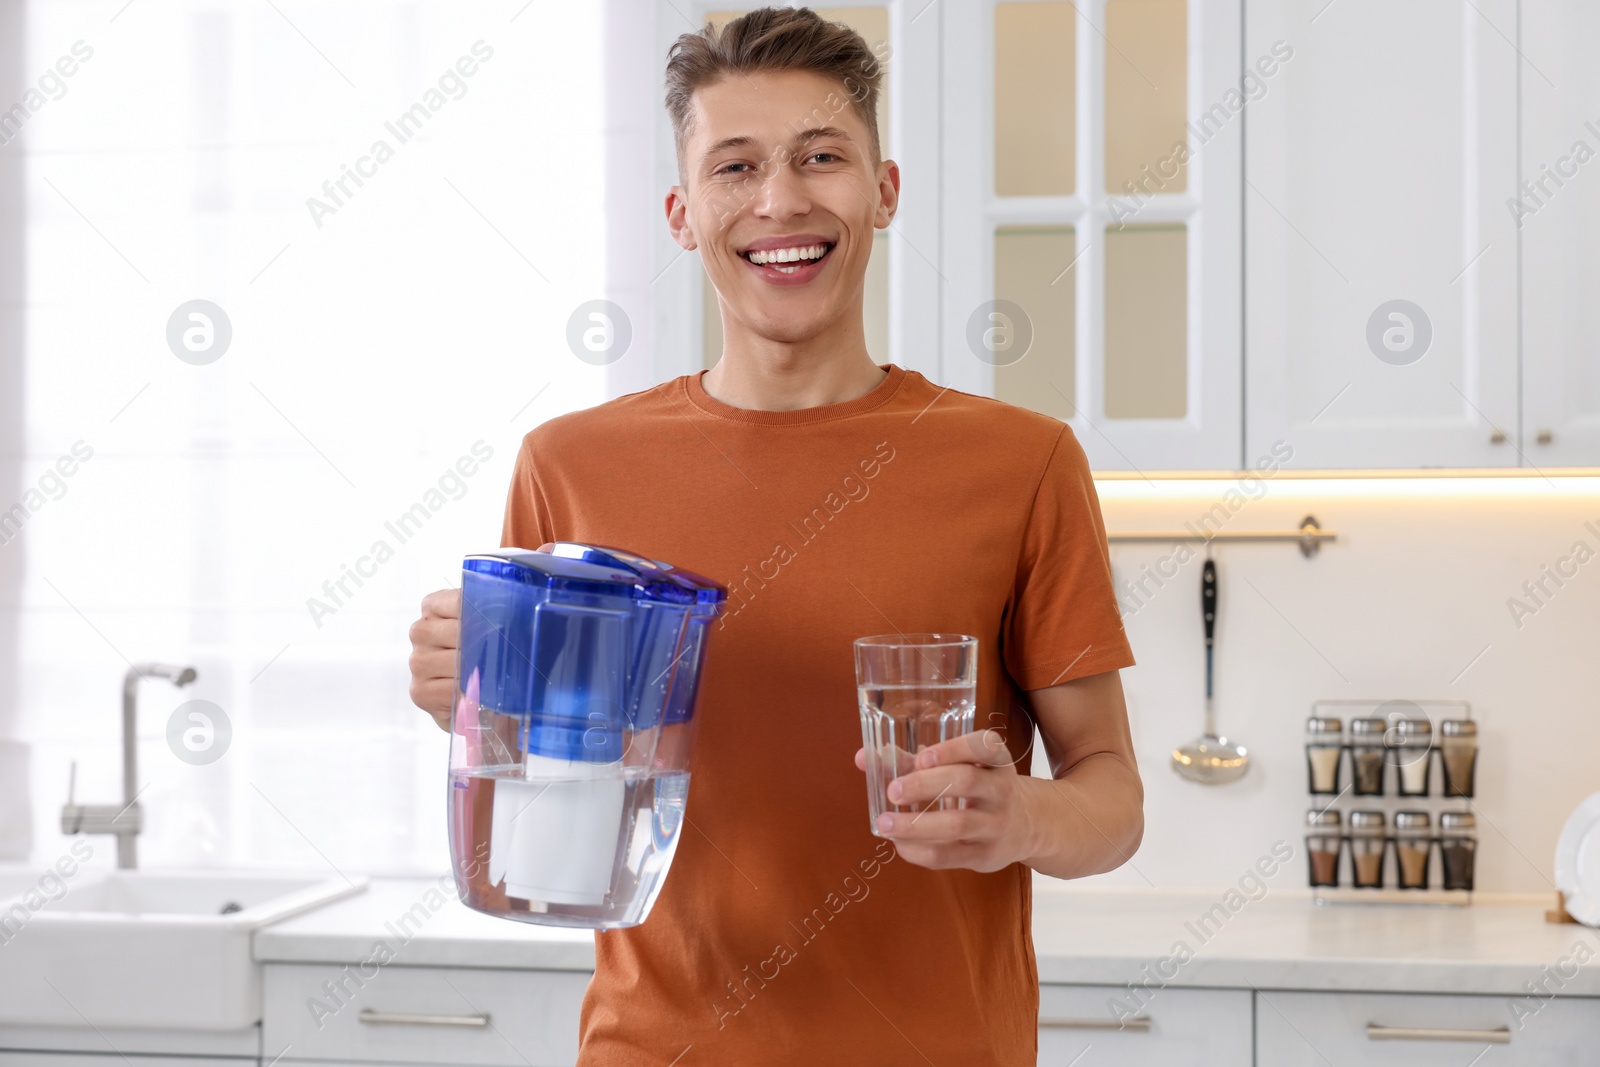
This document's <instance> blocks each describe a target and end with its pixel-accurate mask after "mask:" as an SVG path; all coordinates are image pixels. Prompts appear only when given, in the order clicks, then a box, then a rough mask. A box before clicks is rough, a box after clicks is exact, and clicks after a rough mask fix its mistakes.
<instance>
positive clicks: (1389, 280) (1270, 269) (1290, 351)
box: [1244, 0, 1576, 468]
mask: <svg viewBox="0 0 1600 1067" xmlns="http://www.w3.org/2000/svg"><path fill="white" fill-rule="evenodd" d="M1574 3H1576V0H1574ZM1245 27H1246V43H1245V55H1246V58H1247V59H1248V58H1249V57H1253V56H1256V55H1260V54H1266V53H1270V52H1271V50H1272V49H1273V48H1274V47H1275V46H1276V47H1280V48H1283V47H1286V48H1288V49H1292V51H1293V56H1292V58H1290V59H1289V60H1288V61H1286V62H1284V63H1282V64H1281V66H1280V68H1279V70H1278V73H1277V74H1276V75H1275V76H1274V77H1273V78H1271V79H1270V80H1267V81H1266V82H1265V84H1264V88H1263V89H1262V90H1261V95H1260V97H1259V99H1256V100H1255V101H1253V102H1252V103H1251V104H1250V106H1249V107H1248V108H1247V109H1246V111H1245V119H1246V129H1245V146H1246V147H1245V167H1244V173H1245V193H1244V198H1245V200H1244V202H1245V338H1246V340H1245V367H1246V371H1245V380H1246V389H1245V395H1246V402H1245V403H1246V411H1247V415H1246V426H1247V434H1246V451H1247V453H1248V455H1247V459H1249V458H1252V457H1255V456H1258V455H1264V454H1266V453H1267V452H1269V451H1270V450H1271V448H1272V446H1273V444H1274V443H1275V442H1276V441H1280V440H1281V441H1284V442H1286V443H1287V444H1288V445H1289V446H1290V447H1291V448H1292V449H1293V450H1294V456H1293V459H1292V460H1291V461H1290V462H1289V464H1288V466H1290V467H1299V468H1380V467H1383V468H1396V467H1509V466H1516V465H1517V462H1518V457H1517V443H1516V442H1517V433H1518V425H1517V420H1518V415H1519V411H1518V399H1517V331H1516V326H1517V315H1516V312H1517V231H1516V225H1515V222H1514V220H1513V218H1512V216H1511V214H1510V213H1509V212H1508V211H1507V210H1506V199H1507V197H1509V196H1511V195H1512V194H1513V193H1514V192H1515V190H1516V183H1517V163H1516V144H1517V140H1516V123H1517V115H1516V87H1517V62H1518V57H1517V51H1516V47H1515V45H1514V44H1513V43H1512V42H1513V40H1514V38H1515V36H1516V32H1517V11H1516V3H1515V0H1406V2H1405V3H1394V2H1393V0H1338V2H1335V3H1302V2H1300V0H1247V5H1246V15H1245ZM1525 80H1526V79H1525Z"/></svg>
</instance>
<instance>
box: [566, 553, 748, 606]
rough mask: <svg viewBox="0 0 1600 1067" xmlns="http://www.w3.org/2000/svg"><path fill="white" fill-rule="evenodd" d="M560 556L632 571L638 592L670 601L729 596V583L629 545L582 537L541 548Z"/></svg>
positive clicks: (714, 599) (690, 601) (700, 601)
mask: <svg viewBox="0 0 1600 1067" xmlns="http://www.w3.org/2000/svg"><path fill="white" fill-rule="evenodd" d="M539 551H540V552H548V553H550V554H551V555H553V556H555V557H556V558H557V559H566V560H574V561H579V562H583V563H588V564H594V565H597V566H602V567H612V568H617V569H620V570H625V571H628V572H630V573H632V574H633V575H634V577H635V579H636V583H637V584H636V586H635V588H636V589H637V590H638V595H640V596H641V597H643V598H645V599H650V600H661V601H665V602H667V603H671V604H712V605H716V604H721V603H722V602H724V601H725V600H727V599H728V590H727V588H726V587H724V586H722V585H719V584H718V583H716V582H713V581H712V580H711V579H710V578H705V577H702V576H701V575H698V574H695V573H694V572H693V571H686V570H684V569H683V568H682V567H674V566H673V565H672V564H670V563H663V562H661V561H660V560H658V559H648V558H646V557H644V556H641V555H639V554H637V553H635V552H629V551H627V550H626V549H621V548H610V547H607V546H606V545H590V544H584V543H582V542H580V541H554V542H552V543H550V544H547V545H542V546H541V547H540V548H539Z"/></svg>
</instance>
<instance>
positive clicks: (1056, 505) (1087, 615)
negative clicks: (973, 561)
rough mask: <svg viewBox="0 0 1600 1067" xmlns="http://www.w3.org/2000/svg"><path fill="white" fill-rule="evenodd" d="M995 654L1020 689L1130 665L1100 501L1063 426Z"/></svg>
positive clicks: (1086, 463) (1043, 479)
mask: <svg viewBox="0 0 1600 1067" xmlns="http://www.w3.org/2000/svg"><path fill="white" fill-rule="evenodd" d="M1001 649H1002V655H1003V656H1004V658H1005V665H1006V670H1007V671H1008V672H1009V673H1010V674H1011V677H1012V679H1013V680H1014V681H1015V682H1016V684H1017V686H1018V687H1019V688H1021V689H1023V690H1032V689H1045V688H1048V687H1050V686H1052V685H1060V684H1061V683H1063V682H1068V681H1071V680H1072V679H1074V678H1082V677H1085V676H1087V675H1091V674H1100V673H1102V672H1104V671H1110V670H1116V669H1118V668H1120V667H1131V666H1133V649H1132V647H1131V646H1130V645H1129V644H1128V635H1127V633H1126V632H1125V631H1124V630H1123V628H1122V613H1121V610H1120V609H1119V607H1118V605H1117V596H1116V591H1115V589H1114V587H1113V585H1112V578H1111V553H1110V550H1109V549H1108V548H1107V547H1106V531H1105V523H1104V521H1103V520H1102V518H1101V516H1100V497H1099V495H1098V494H1097V493H1096V492H1095V488H1094V479H1093V478H1092V477H1091V476H1090V474H1089V461H1088V459H1087V458H1086V457H1085V456H1084V454H1083V448H1082V447H1081V446H1080V445H1079V444H1078V439H1077V437H1076V436H1075V435H1074V434H1073V432H1072V430H1071V428H1070V427H1067V426H1063V427H1062V428H1061V434H1060V436H1059V437H1057V438H1056V443H1055V447H1054V449H1053V450H1052V451H1051V453H1050V458H1049V459H1048V461H1046V463H1045V468H1044V474H1043V476H1042V477H1041V478H1040V480H1039V487H1038V490H1037V492H1036V494H1035V496H1034V500H1033V508H1032V510H1031V511H1030V512H1029V515H1028V519H1027V525H1026V527H1025V528H1024V530H1023V535H1022V548H1021V551H1020V553H1019V554H1018V558H1017V572H1016V579H1015V583H1014V585H1013V587H1012V592H1011V602H1010V604H1009V605H1008V609H1007V612H1006V621H1005V624H1004V629H1003V631H1002V634H1001Z"/></svg>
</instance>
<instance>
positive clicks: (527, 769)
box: [449, 544, 726, 929]
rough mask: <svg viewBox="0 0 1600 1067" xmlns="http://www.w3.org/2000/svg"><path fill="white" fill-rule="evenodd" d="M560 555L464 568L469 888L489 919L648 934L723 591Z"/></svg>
mask: <svg viewBox="0 0 1600 1067" xmlns="http://www.w3.org/2000/svg"><path fill="white" fill-rule="evenodd" d="M547 548H554V549H555V551H554V552H552V551H543V550H541V551H540V552H537V553H533V552H524V551H522V550H517V549H508V550H505V551H504V552H500V553H486V554H484V555H481V556H474V557H469V558H468V559H467V560H466V562H465V563H464V565H463V571H462V610H461V637H460V642H459V651H458V662H457V680H456V704H455V709H454V713H453V715H452V720H451V753H450V784H449V796H450V813H449V815H450V841H451V852H452V858H453V860H454V865H455V877H456V886H457V889H458V891H459V892H460V895H461V899H462V900H463V901H464V902H466V903H467V904H468V905H469V906H471V907H473V908H476V909H477V910H479V911H484V912H487V913H489V914H492V915H499V916H504V917H506V918H511V919H517V920H520V921H524V922H532V923H541V924H544V925H551V926H576V927H585V928H590V929H613V928H618V927H624V926H634V925H637V924H638V923H640V922H643V921H644V919H645V917H646V916H647V915H648V914H649V911H650V908H651V906H652V905H653V904H654V903H655V900H656V897H657V895H658V894H659V893H660V891H661V888H662V885H663V884H664V882H665V879H666V874H667V870H668V868H669V866H670V865H671V862H672V856H673V853H674V851H675V850H676V848H677V842H678V834H679V831H680V828H681V826H682V823H683V819H684V811H685V807H686V805H687V802H688V793H689V773H690V759H691V756H692V755H693V751H694V731H695V717H694V704H695V696H696V692H697V689H698V682H699V670H700V666H701V663H702V661H703V658H704V653H705V648H706V635H707V630H708V627H709V624H710V622H711V620H712V619H714V618H715V617H716V615H717V613H718V612H719V611H720V608H721V604H722V600H723V599H724V598H725V595H726V594H725V592H724V591H723V590H722V589H721V587H720V586H716V585H715V584H714V583H710V582H707V581H705V580H704V579H700V578H698V577H697V576H693V575H686V572H682V571H677V570H676V569H674V568H671V567H669V566H667V565H665V564H659V563H656V562H655V561H649V560H643V559H642V558H640V557H636V556H632V555H631V554H628V553H622V552H618V551H617V550H602V549H598V548H596V547H594V546H581V545H570V544H561V545H556V546H547ZM557 552H562V553H563V554H561V555H558V554H556V553H557ZM644 564H648V565H649V566H643V565H644ZM652 568H659V569H661V570H660V571H655V572H653V571H652ZM641 571H643V572H644V573H643V574H642V575H641V573H640V572H641ZM668 572H670V573H668ZM664 574H667V577H668V578H670V580H667V578H664V577H663V575H664Z"/></svg>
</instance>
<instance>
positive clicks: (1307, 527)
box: [1106, 515, 1339, 559]
mask: <svg viewBox="0 0 1600 1067" xmlns="http://www.w3.org/2000/svg"><path fill="white" fill-rule="evenodd" d="M1338 539H1339V531H1337V530H1324V529H1323V528H1322V524H1321V523H1319V522H1317V517H1316V516H1315V515H1307V516H1306V517H1305V518H1304V519H1302V520H1300V528H1299V529H1298V530H1218V531H1217V532H1215V533H1207V532H1206V531H1205V530H1197V529H1192V528H1191V529H1183V530H1129V531H1126V532H1123V531H1109V532H1107V533H1106V540H1107V541H1109V542H1111V543H1112V544H1117V543H1119V542H1120V543H1123V544H1137V543H1140V542H1145V543H1148V542H1160V543H1163V544H1170V543H1171V542H1173V541H1204V542H1206V543H1207V544H1210V543H1212V542H1214V541H1296V542H1299V544H1300V554H1301V555H1302V556H1304V557H1306V558H1307V559H1310V558H1311V557H1313V556H1315V555H1316V554H1317V551H1318V550H1319V549H1320V548H1321V547H1322V542H1324V541H1337V540H1338Z"/></svg>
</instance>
